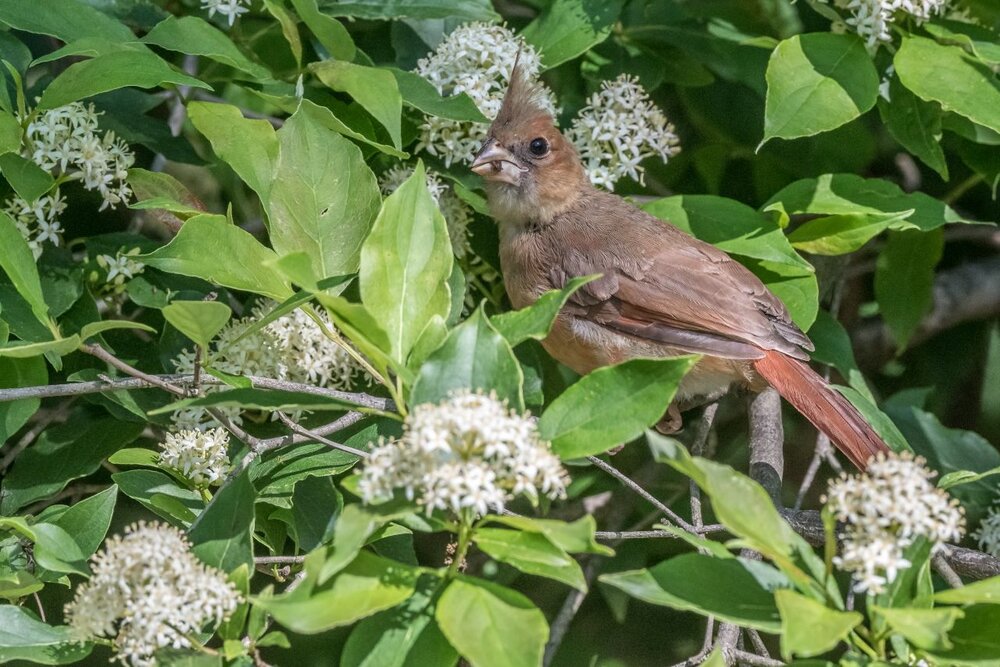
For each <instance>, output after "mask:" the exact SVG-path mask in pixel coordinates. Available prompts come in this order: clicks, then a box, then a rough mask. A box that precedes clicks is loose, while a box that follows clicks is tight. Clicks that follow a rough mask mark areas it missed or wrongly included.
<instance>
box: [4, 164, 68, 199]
mask: <svg viewBox="0 0 1000 667" xmlns="http://www.w3.org/2000/svg"><path fill="white" fill-rule="evenodd" d="M0 172H3V176H4V178H5V179H7V182H8V183H10V186H11V187H12V188H13V189H14V192H16V193H17V196H18V197H20V198H21V199H23V200H25V201H26V202H34V201H35V200H36V199H38V198H39V197H41V196H42V195H44V194H46V193H47V192H49V190H51V189H52V186H53V185H55V180H54V179H53V178H52V176H51V175H50V174H49V172H47V171H45V170H44V169H42V168H41V167H39V166H38V165H37V164H35V163H34V162H32V161H31V160H29V159H27V158H25V157H22V156H21V155H20V154H19V153H6V154H4V155H0Z"/></svg>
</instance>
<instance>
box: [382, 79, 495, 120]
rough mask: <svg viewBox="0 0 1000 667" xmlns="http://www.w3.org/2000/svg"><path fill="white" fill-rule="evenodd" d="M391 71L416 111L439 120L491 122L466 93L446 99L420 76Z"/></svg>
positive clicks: (405, 100)
mask: <svg viewBox="0 0 1000 667" xmlns="http://www.w3.org/2000/svg"><path fill="white" fill-rule="evenodd" d="M389 71H390V72H392V75H393V76H394V77H396V85H397V86H398V87H399V94H400V95H401V96H402V97H403V102H404V103H405V104H407V105H409V106H411V107H413V108H414V109H419V110H420V111H423V112H424V113H426V114H428V115H431V116H437V117H439V118H449V119H451V120H459V121H472V122H475V123H488V122H490V119H488V118H487V117H486V116H484V115H483V112H482V111H480V110H479V107H477V106H476V103H475V102H473V101H472V98H471V97H469V96H468V95H467V94H466V93H460V94H458V95H451V96H448V97H444V96H442V95H441V93H439V92H438V91H437V89H436V88H435V87H434V86H433V85H432V84H431V83H430V82H429V81H427V80H426V79H425V78H423V77H422V76H420V75H419V74H415V73H413V72H406V71H404V70H401V69H395V68H392V69H389Z"/></svg>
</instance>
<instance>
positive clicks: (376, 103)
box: [309, 60, 403, 148]
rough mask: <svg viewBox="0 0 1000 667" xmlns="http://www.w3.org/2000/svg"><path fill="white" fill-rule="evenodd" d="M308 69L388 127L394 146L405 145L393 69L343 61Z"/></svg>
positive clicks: (400, 97) (400, 101) (400, 96)
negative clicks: (348, 96)
mask: <svg viewBox="0 0 1000 667" xmlns="http://www.w3.org/2000/svg"><path fill="white" fill-rule="evenodd" d="M309 68H310V69H311V70H312V72H313V73H314V74H315V75H316V76H317V77H318V78H319V80H320V81H322V82H323V83H324V84H326V85H327V86H328V87H330V88H331V89H332V90H335V91H337V92H338V93H347V94H348V95H350V96H351V97H353V98H354V100H355V101H356V102H357V103H358V104H360V105H361V106H362V107H363V108H364V110H365V111H367V112H368V113H370V114H371V115H372V116H373V117H374V118H375V120H377V121H378V122H379V123H380V124H381V125H382V127H384V128H385V129H386V131H387V132H388V133H389V137H390V138H391V139H392V145H393V146H395V147H396V148H402V144H403V139H402V135H401V129H400V119H401V116H402V113H403V97H402V95H400V93H399V86H398V85H397V84H396V77H395V76H393V74H392V72H389V71H387V70H384V69H381V68H378V67H366V66H364V65H355V64H354V63H350V62H347V61H344V60H324V61H322V62H319V63H313V64H312V65H310V66H309Z"/></svg>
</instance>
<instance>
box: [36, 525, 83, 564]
mask: <svg viewBox="0 0 1000 667" xmlns="http://www.w3.org/2000/svg"><path fill="white" fill-rule="evenodd" d="M31 532H32V533H33V536H32V541H33V542H34V543H35V544H34V551H33V554H34V558H35V560H36V561H37V562H38V564H39V565H40V566H41V567H43V568H45V569H46V570H48V571H50V572H61V573H66V574H80V575H83V576H86V575H87V574H89V570H88V569H87V557H86V555H85V554H84V553H83V551H81V550H80V547H79V546H78V545H77V543H76V542H75V541H74V539H73V536H72V535H70V534H69V533H68V532H66V531H65V530H64V529H62V528H61V527H59V526H57V525H55V524H52V523H45V522H41V523H33V524H32V525H31Z"/></svg>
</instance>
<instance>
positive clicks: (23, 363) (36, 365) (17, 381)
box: [0, 357, 49, 443]
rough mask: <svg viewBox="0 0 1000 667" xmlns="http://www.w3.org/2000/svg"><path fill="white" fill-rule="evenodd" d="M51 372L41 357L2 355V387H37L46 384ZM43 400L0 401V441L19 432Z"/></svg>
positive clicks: (0, 359)
mask: <svg viewBox="0 0 1000 667" xmlns="http://www.w3.org/2000/svg"><path fill="white" fill-rule="evenodd" d="M48 379H49V374H48V371H47V369H46V365H45V361H44V360H42V359H41V358H40V357H30V358H27V359H14V358H10V357H0V389H10V388H12V387H33V386H35V387H37V386H40V385H43V384H46V383H47V382H48ZM40 405H41V400H40V399H37V398H23V399H21V400H18V401H4V402H2V403H0V443H3V442H6V441H7V439H8V438H10V437H11V436H12V435H14V434H15V433H17V431H18V430H19V429H20V428H21V427H22V426H24V425H25V424H26V423H27V422H28V420H29V419H31V416H32V415H33V414H35V412H36V411H37V410H38V407H39V406H40Z"/></svg>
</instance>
